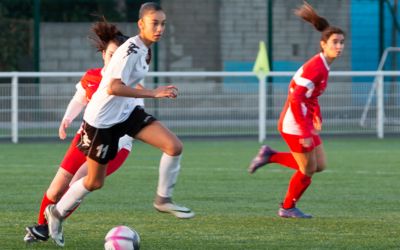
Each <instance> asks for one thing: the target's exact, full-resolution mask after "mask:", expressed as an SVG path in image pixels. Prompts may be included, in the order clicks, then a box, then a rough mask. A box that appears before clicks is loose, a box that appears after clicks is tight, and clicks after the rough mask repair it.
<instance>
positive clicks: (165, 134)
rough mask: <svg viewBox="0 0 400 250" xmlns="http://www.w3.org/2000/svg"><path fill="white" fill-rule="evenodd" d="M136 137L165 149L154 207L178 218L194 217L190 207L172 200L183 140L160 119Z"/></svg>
mask: <svg viewBox="0 0 400 250" xmlns="http://www.w3.org/2000/svg"><path fill="white" fill-rule="evenodd" d="M135 137H136V138H137V139H140V140H142V141H144V142H145V143H148V144H150V145H152V146H154V147H157V148H159V149H160V150H162V151H163V155H162V157H161V160H160V166H159V179H158V186H157V195H156V198H155V201H154V207H155V208H156V209H157V210H158V211H161V212H168V213H171V214H173V215H175V216H176V217H178V218H192V217H193V216H194V213H193V212H192V211H191V210H190V209H189V208H186V207H182V206H178V205H176V204H174V203H173V202H172V193H173V188H174V186H175V183H176V181H177V178H178V175H179V170H180V161H181V156H182V150H183V144H182V142H181V141H180V140H179V138H178V137H177V136H176V135H175V134H174V133H172V132H171V131H170V130H169V129H168V128H166V127H165V126H164V125H163V124H162V123H161V122H159V121H154V122H152V123H151V124H149V125H147V126H146V127H144V128H143V129H142V130H140V132H139V133H138V134H136V136H135Z"/></svg>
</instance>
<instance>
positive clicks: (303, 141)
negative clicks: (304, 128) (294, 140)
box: [300, 137, 312, 148]
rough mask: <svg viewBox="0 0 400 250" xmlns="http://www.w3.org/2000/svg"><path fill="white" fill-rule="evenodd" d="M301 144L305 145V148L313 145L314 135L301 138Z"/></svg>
mask: <svg viewBox="0 0 400 250" xmlns="http://www.w3.org/2000/svg"><path fill="white" fill-rule="evenodd" d="M300 144H301V145H303V147H305V148H309V147H311V145H312V137H307V138H301V139H300Z"/></svg>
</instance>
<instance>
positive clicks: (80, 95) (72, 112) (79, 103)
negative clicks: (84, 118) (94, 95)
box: [58, 82, 87, 140]
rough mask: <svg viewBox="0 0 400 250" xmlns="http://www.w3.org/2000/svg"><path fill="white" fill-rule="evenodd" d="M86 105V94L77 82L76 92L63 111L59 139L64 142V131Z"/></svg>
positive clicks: (65, 134) (65, 135)
mask: <svg viewBox="0 0 400 250" xmlns="http://www.w3.org/2000/svg"><path fill="white" fill-rule="evenodd" d="M86 104H87V99H86V92H85V90H84V89H83V88H82V85H81V83H80V82H79V83H78V84H77V85H76V92H75V94H74V96H73V97H72V99H71V100H70V102H69V104H68V107H67V109H66V110H65V114H64V117H63V119H62V121H61V124H60V127H59V129H58V136H59V137H60V139H62V140H64V139H65V138H66V137H67V133H66V129H67V128H68V127H69V125H70V124H71V123H72V121H73V120H74V119H75V118H76V117H77V116H78V115H79V114H80V113H81V112H82V110H83V108H84V107H85V106H86Z"/></svg>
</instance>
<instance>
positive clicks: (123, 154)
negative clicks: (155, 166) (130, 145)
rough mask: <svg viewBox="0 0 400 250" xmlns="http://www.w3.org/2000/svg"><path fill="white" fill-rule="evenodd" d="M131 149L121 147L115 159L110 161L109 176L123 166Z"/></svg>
mask: <svg viewBox="0 0 400 250" xmlns="http://www.w3.org/2000/svg"><path fill="white" fill-rule="evenodd" d="M130 152H131V151H129V150H127V149H125V148H123V149H121V150H120V151H119V152H118V154H117V156H115V158H114V159H112V160H111V161H110V163H109V164H108V167H107V176H109V175H110V174H112V173H114V172H115V171H116V170H117V169H118V168H120V167H121V166H122V163H124V162H125V160H126V158H127V157H128V155H129V153H130Z"/></svg>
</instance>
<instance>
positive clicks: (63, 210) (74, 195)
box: [45, 124, 118, 246]
mask: <svg viewBox="0 0 400 250" xmlns="http://www.w3.org/2000/svg"><path fill="white" fill-rule="evenodd" d="M82 138H83V139H82V140H81V142H80V143H79V148H80V149H81V150H82V151H84V152H85V154H86V155H87V166H88V174H87V176H86V177H84V178H82V179H80V180H78V181H76V182H75V183H74V184H72V185H71V187H70V188H69V189H68V191H67V192H66V193H65V194H64V195H63V197H62V198H61V200H60V201H59V202H58V203H57V204H56V205H50V206H48V207H47V208H46V210H45V216H46V219H47V221H48V223H49V234H50V236H51V238H52V239H53V240H54V242H55V243H56V244H57V245H59V246H64V235H63V230H62V221H63V219H64V218H65V216H66V215H67V214H68V213H69V212H70V211H72V210H73V209H74V208H75V207H77V206H78V205H79V204H80V203H81V202H82V200H83V199H84V198H85V197H86V195H88V194H89V193H90V192H92V191H94V190H96V189H100V188H101V187H102V186H103V184H104V180H105V176H106V169H107V164H108V162H109V160H110V159H112V158H114V157H115V154H116V152H117V150H118V140H113V139H114V137H113V134H112V129H97V128H95V127H92V126H90V125H88V124H85V127H84V131H83V135H82ZM88 142H89V143H88Z"/></svg>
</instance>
